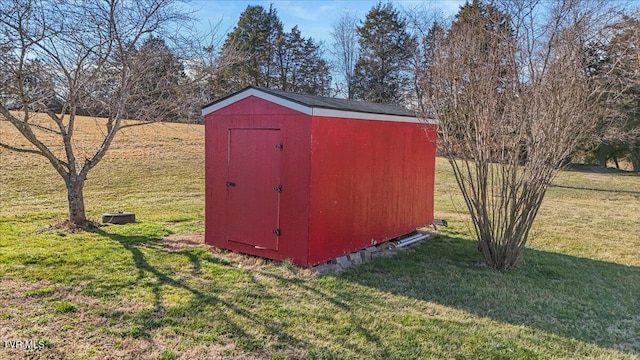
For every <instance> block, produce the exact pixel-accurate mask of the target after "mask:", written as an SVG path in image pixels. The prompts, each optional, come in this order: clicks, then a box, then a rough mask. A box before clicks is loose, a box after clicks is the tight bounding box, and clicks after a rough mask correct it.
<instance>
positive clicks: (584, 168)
mask: <svg viewBox="0 0 640 360" xmlns="http://www.w3.org/2000/svg"><path fill="white" fill-rule="evenodd" d="M564 170H566V171H575V172H584V173H594V174H619V175H640V173H637V172H633V171H629V170H622V169H616V168H612V167H604V166H598V165H591V164H578V163H574V164H570V165H569V166H567V167H566V168H565V169H564Z"/></svg>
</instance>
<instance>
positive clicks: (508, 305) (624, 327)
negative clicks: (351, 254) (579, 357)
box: [341, 233, 640, 354]
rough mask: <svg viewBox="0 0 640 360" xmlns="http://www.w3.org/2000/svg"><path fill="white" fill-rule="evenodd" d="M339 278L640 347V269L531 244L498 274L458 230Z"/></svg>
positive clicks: (616, 345) (635, 350)
mask: <svg viewBox="0 0 640 360" xmlns="http://www.w3.org/2000/svg"><path fill="white" fill-rule="evenodd" d="M341 276H342V277H343V278H345V279H347V280H349V281H353V282H356V283H359V284H362V285H365V286H369V287H374V288H377V289H380V290H383V291H387V292H391V293H394V294H398V295H403V296H407V297H412V298H415V299H419V300H425V301H430V302H434V303H438V304H441V305H445V306H448V307H453V308H457V309H460V310H464V311H466V312H469V313H472V314H476V315H478V316H482V317H489V318H492V319H495V320H499V321H503V322H507V323H511V324H516V325H524V326H527V327H532V328H536V329H539V330H542V331H545V332H550V333H553V334H556V335H559V336H562V337H565V338H572V339H576V340H580V341H584V342H588V343H592V344H596V345H598V346H600V347H605V348H612V349H617V350H621V351H624V352H627V353H630V354H639V353H640V341H638V334H640V303H639V299H640V268H638V267H632V266H624V265H620V264H615V263H608V262H602V261H596V260H592V259H587V258H577V257H572V256H567V255H562V254H556V253H549V252H544V251H538V250H533V249H526V250H525V253H524V258H523V261H522V262H521V263H520V264H519V266H518V267H516V268H515V269H513V270H511V271H509V272H498V271H495V270H492V269H489V268H487V267H486V266H484V264H483V262H482V258H481V255H480V254H479V252H478V251H477V249H476V243H475V242H474V241H470V240H467V239H465V238H463V237H458V236H457V235H456V234H455V233H453V234H450V235H449V236H438V237H436V238H435V239H434V240H431V241H430V242H428V243H424V244H421V245H418V246H416V247H414V248H409V249H406V251H402V252H401V253H399V254H398V255H396V256H395V257H393V258H389V259H376V260H375V261H372V262H371V263H369V264H365V265H363V266H361V267H359V268H356V269H353V270H351V271H348V272H345V273H344V274H343V275H341ZM390 279H393V280H392V281H390Z"/></svg>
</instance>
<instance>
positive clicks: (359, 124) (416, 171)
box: [309, 117, 436, 264]
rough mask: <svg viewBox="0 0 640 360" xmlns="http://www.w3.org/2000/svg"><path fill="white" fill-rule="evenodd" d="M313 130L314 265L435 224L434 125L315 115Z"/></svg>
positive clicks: (311, 246) (311, 240) (311, 229)
mask: <svg viewBox="0 0 640 360" xmlns="http://www.w3.org/2000/svg"><path fill="white" fill-rule="evenodd" d="M312 133H313V137H312V144H311V154H312V155H311V194H310V196H311V208H310V210H311V212H310V216H309V217H310V225H309V234H310V236H309V263H310V264H317V263H321V262H324V261H327V260H329V259H332V258H334V257H337V256H340V255H343V254H346V253H350V252H353V251H356V250H359V249H363V248H365V247H367V246H371V245H372V244H375V243H380V242H382V241H385V240H388V239H391V238H394V237H397V236H400V235H403V234H406V233H408V232H410V231H412V230H413V229H415V228H418V227H420V226H423V225H426V224H430V223H431V222H432V221H433V191H434V173H435V151H436V146H435V139H436V133H435V125H429V126H426V125H422V124H412V123H400V122H389V121H371V120H353V119H341V118H317V117H314V118H313V120H312ZM427 134H428V138H429V139H430V141H426V140H427V139H426V138H427Z"/></svg>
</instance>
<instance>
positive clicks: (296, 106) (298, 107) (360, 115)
mask: <svg viewBox="0 0 640 360" xmlns="http://www.w3.org/2000/svg"><path fill="white" fill-rule="evenodd" d="M250 96H255V97H257V98H260V99H263V100H266V101H269V102H272V103H274V104H277V105H280V106H284V107H286V108H289V109H292V110H295V111H298V112H301V113H303V114H306V115H311V116H321V117H339V118H347V119H355V120H376V121H394V122H406V123H416V124H419V123H422V124H436V121H435V120H433V119H420V118H417V117H413V116H400V115H388V114H374V113H366V112H359V111H347V110H337V109H327V108H321V107H311V106H307V105H303V104H300V103H297V102H295V101H291V100H288V99H285V98H282V97H279V96H275V95H271V94H269V93H266V92H264V91H260V90H259V89H254V88H249V89H246V90H244V91H241V92H239V93H237V94H234V95H231V96H229V97H228V98H226V99H224V100H221V101H219V102H216V103H214V104H211V105H209V106H207V107H205V108H203V109H202V116H206V115H208V114H211V113H212V112H215V111H218V110H220V109H222V108H224V107H227V106H229V105H231V104H233V103H236V102H238V101H240V100H242V99H246V98H248V97H250Z"/></svg>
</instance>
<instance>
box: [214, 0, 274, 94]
mask: <svg viewBox="0 0 640 360" xmlns="http://www.w3.org/2000/svg"><path fill="white" fill-rule="evenodd" d="M281 36H282V22H280V19H279V18H278V15H277V12H276V9H275V8H273V6H270V7H269V10H266V9H265V8H263V7H262V6H260V5H249V6H247V8H246V9H245V11H244V12H242V14H240V18H239V20H238V24H237V25H236V27H235V28H234V29H233V31H232V32H230V33H229V34H228V36H227V39H226V41H225V43H224V45H223V48H222V54H223V56H224V55H225V54H232V56H234V57H235V56H237V55H240V58H242V59H244V61H241V62H237V63H235V64H234V65H233V66H231V67H229V68H228V69H227V70H226V71H224V72H222V73H220V75H219V76H218V79H217V84H218V87H219V88H220V90H221V94H218V95H223V94H228V93H231V92H235V91H239V90H241V89H243V88H245V87H247V86H249V85H256V86H263V87H270V86H272V85H273V80H274V78H277V77H278V76H279V75H278V73H277V71H278V69H277V66H276V65H277V64H276V61H275V49H276V46H277V42H278V39H279V38H280V37H281ZM223 62H224V59H223Z"/></svg>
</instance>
